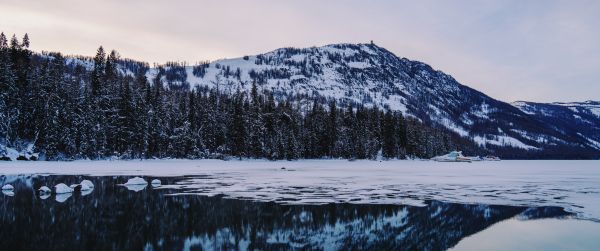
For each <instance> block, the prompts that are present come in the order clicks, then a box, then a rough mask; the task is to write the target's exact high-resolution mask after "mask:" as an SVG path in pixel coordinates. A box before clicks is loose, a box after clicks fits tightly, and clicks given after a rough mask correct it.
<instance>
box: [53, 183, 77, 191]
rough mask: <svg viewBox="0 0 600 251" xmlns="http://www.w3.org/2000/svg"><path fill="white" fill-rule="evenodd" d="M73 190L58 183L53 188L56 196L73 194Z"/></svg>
mask: <svg viewBox="0 0 600 251" xmlns="http://www.w3.org/2000/svg"><path fill="white" fill-rule="evenodd" d="M73 191H74V189H73V188H71V187H69V186H67V185H66V184H65V183H59V184H57V185H56V186H54V192H55V193H56V194H64V193H73Z"/></svg>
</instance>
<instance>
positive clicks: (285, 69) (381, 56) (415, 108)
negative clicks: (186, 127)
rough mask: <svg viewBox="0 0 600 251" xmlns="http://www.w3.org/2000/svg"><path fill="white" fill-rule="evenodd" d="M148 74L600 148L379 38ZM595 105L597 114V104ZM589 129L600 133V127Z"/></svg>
mask: <svg viewBox="0 0 600 251" xmlns="http://www.w3.org/2000/svg"><path fill="white" fill-rule="evenodd" d="M146 76H147V77H148V78H149V79H153V78H156V77H157V76H158V77H159V78H161V79H162V80H163V81H164V82H165V83H168V84H169V85H172V86H179V85H184V86H188V85H189V86H192V87H193V86H206V87H211V88H218V89H219V90H220V91H222V92H236V91H249V90H250V89H251V87H252V83H256V84H257V86H258V87H259V88H260V89H267V90H270V91H273V92H274V93H276V95H277V97H276V98H278V99H279V100H282V99H287V98H295V99H298V98H300V99H301V98H302V97H306V96H311V97H319V98H322V99H323V100H330V99H336V100H338V101H339V102H340V103H342V104H349V103H360V104H363V105H367V106H373V105H375V106H378V107H383V108H386V109H390V110H396V111H401V112H403V113H404V114H406V115H408V116H412V117H415V118H418V119H419V120H421V121H423V122H426V123H431V124H433V125H436V126H441V127H445V128H447V129H449V130H451V131H453V132H455V133H457V134H459V135H461V136H463V137H468V138H471V139H472V140H474V141H475V142H477V143H479V144H480V145H482V146H486V147H498V146H503V147H504V146H508V147H515V148H521V149H528V150H535V149H545V148H548V147H559V146H568V147H575V148H578V147H581V148H586V149H593V148H598V147H597V142H596V141H598V140H597V138H596V137H591V138H590V136H589V135H588V134H589V133H590V132H587V131H586V132H580V131H572V129H575V128H571V127H557V126H553V125H552V124H551V123H550V124H549V123H548V121H547V119H542V118H541V117H539V116H532V114H531V112H528V111H527V110H524V109H523V108H522V107H520V106H517V107H515V106H513V105H511V104H508V103H505V102H502V101H498V100H495V99H493V98H491V97H489V96H487V95H485V94H483V93H481V92H479V91H477V90H474V89H472V88H470V87H468V86H465V85H462V84H460V83H459V82H457V81H456V80H455V79H454V78H452V76H450V75H447V74H445V73H443V72H441V71H439V70H434V69H433V68H432V67H431V66H429V65H427V64H425V63H422V62H418V61H412V60H409V59H406V58H400V57H397V56H396V55H394V54H393V53H391V52H389V51H388V50H386V49H384V48H381V47H379V46H377V45H374V44H334V45H327V46H323V47H312V48H304V49H296V48H282V49H278V50H275V51H272V52H268V53H265V54H260V55H255V56H244V57H241V58H234V59H223V60H217V61H214V62H210V63H204V64H200V65H196V66H182V65H177V64H170V65H168V66H163V67H159V68H151V69H150V70H149V71H148V72H147V73H146ZM559 106H560V107H565V109H566V110H569V107H571V106H569V104H561V105H559ZM582 107H583V106H577V108H576V109H584V108H582ZM590 109H592V110H589V111H594V112H596V114H597V111H598V110H597V108H590ZM594 109H596V110H594ZM582 112H583V110H582ZM591 113H593V112H591ZM580 116H581V115H580ZM589 131H591V133H592V134H598V130H597V127H596V128H595V129H590V130H589Z"/></svg>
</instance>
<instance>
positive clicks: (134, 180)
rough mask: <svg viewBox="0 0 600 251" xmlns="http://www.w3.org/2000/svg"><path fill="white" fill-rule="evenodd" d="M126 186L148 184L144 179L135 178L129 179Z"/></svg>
mask: <svg viewBox="0 0 600 251" xmlns="http://www.w3.org/2000/svg"><path fill="white" fill-rule="evenodd" d="M124 185H125V186H130V185H148V182H147V181H146V180H144V179H143V178H140V177H134V178H131V179H128V180H127V182H125V184H124Z"/></svg>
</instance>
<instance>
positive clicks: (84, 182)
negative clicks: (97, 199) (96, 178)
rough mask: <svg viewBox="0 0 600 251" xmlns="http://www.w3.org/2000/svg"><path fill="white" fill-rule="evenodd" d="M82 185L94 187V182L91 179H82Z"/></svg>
mask: <svg viewBox="0 0 600 251" xmlns="http://www.w3.org/2000/svg"><path fill="white" fill-rule="evenodd" d="M81 185H82V186H83V185H86V186H88V187H89V188H94V183H92V182H91V181H89V180H82V181H81ZM82 190H83V189H82Z"/></svg>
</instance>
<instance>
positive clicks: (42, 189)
mask: <svg viewBox="0 0 600 251" xmlns="http://www.w3.org/2000/svg"><path fill="white" fill-rule="evenodd" d="M38 191H40V194H49V193H51V192H52V190H51V189H50V188H49V187H47V186H42V187H40V189H38Z"/></svg>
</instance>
